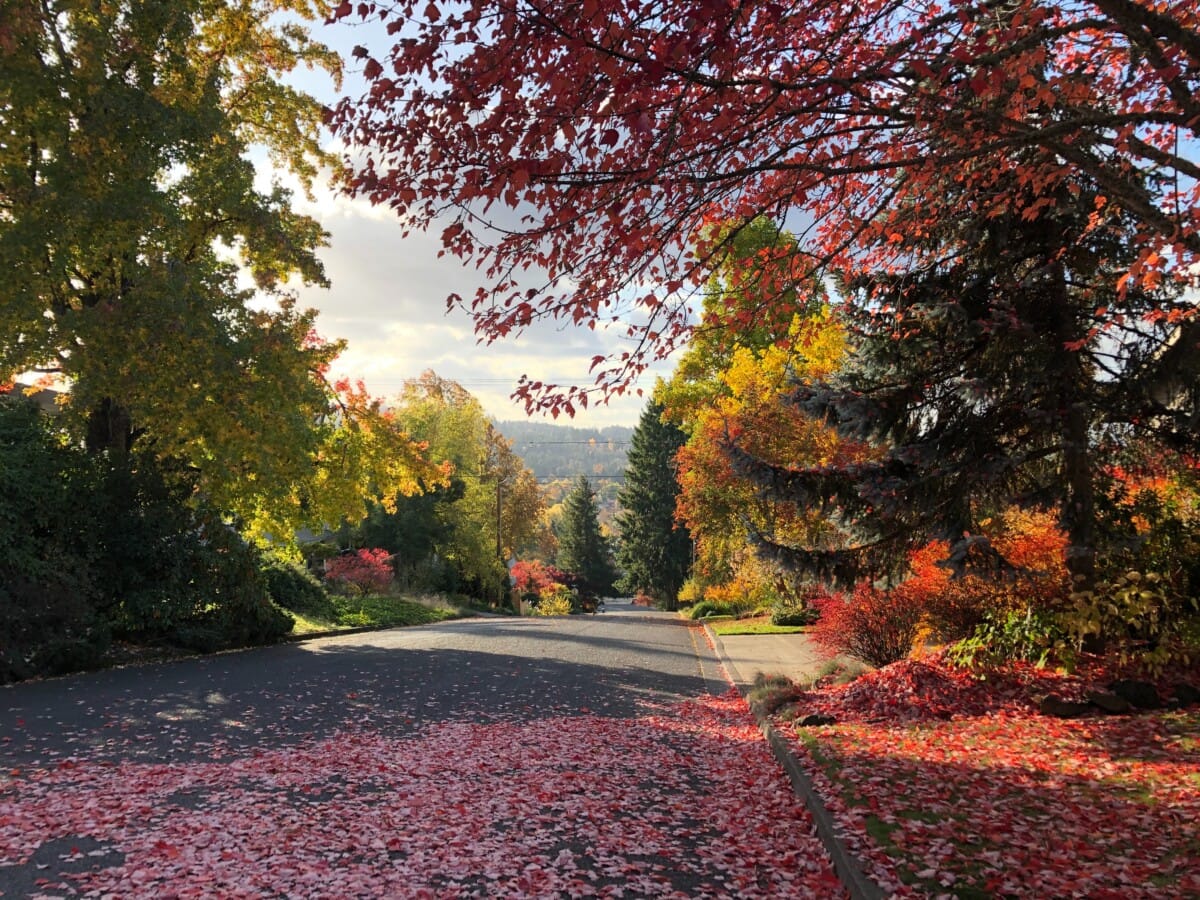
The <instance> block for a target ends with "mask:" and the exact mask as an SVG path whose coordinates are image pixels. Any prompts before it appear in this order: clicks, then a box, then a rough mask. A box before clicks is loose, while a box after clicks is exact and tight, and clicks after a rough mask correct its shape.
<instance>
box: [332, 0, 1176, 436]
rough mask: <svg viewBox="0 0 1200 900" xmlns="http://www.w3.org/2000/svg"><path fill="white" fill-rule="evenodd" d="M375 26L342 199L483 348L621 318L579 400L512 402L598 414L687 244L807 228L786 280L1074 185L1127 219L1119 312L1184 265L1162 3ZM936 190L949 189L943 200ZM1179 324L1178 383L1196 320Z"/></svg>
mask: <svg viewBox="0 0 1200 900" xmlns="http://www.w3.org/2000/svg"><path fill="white" fill-rule="evenodd" d="M360 10H361V11H362V14H363V15H367V14H370V15H372V16H374V15H375V14H376V10H375V8H374V7H360ZM351 14H352V7H351V6H350V5H347V4H342V6H341V7H340V8H339V10H338V12H337V13H336V15H338V16H339V17H340V16H343V15H345V16H349V15H351ZM379 15H380V16H381V17H382V18H384V19H386V20H387V21H388V30H389V32H390V33H394V34H397V35H398V37H397V40H396V42H395V43H394V44H393V45H392V46H391V47H390V48H380V47H374V48H372V47H362V48H359V50H358V51H357V55H358V56H359V57H361V58H362V59H363V60H365V68H364V74H365V76H366V77H367V79H368V80H369V82H370V86H369V89H368V90H367V91H366V93H364V94H363V96H361V97H359V98H346V99H345V100H343V101H342V102H341V103H340V104H339V105H338V106H337V107H336V109H334V110H333V111H332V113H331V116H330V125H331V127H332V128H333V130H334V132H335V133H336V134H337V135H338V136H339V137H341V138H342V139H344V140H345V141H347V143H348V144H349V145H350V147H351V149H352V151H355V152H358V160H359V161H358V162H357V163H356V164H355V171H354V173H353V176H352V177H351V179H350V181H349V185H348V186H349V188H350V190H352V191H353V192H355V193H357V194H360V195H362V196H366V197H369V198H371V199H372V200H373V201H374V202H377V203H380V204H387V205H388V206H390V207H392V208H394V209H395V210H396V212H397V213H398V214H399V215H400V216H401V217H402V219H403V220H404V221H405V223H406V227H422V228H439V229H441V235H442V241H443V244H444V247H445V250H446V251H447V252H449V253H452V254H454V255H457V256H459V257H461V258H462V259H464V260H465V261H470V262H471V263H473V264H474V265H476V266H477V267H479V268H480V269H481V270H482V271H483V272H484V273H486V278H487V283H485V284H484V285H482V286H481V287H480V288H479V290H478V291H477V292H476V294H475V295H474V296H473V297H468V298H461V297H457V296H452V297H451V298H450V302H451V303H452V304H461V305H462V306H464V307H467V308H468V309H470V310H471V311H472V312H473V314H474V315H475V318H476V325H477V329H478V331H479V332H480V334H481V336H482V337H484V338H485V339H488V340H491V339H496V338H499V337H503V336H504V335H507V334H511V333H514V332H519V331H520V330H521V329H522V328H524V327H525V326H527V325H529V324H530V323H531V322H532V321H533V320H534V319H535V318H549V317H552V318H562V319H566V320H569V321H572V322H575V323H581V324H588V325H593V326H594V325H596V324H600V323H607V322H610V321H611V320H613V319H618V320H624V321H625V323H626V325H627V327H628V329H629V333H630V336H631V337H632V338H634V344H633V347H632V349H630V350H626V351H623V352H622V353H620V354H618V355H617V356H616V357H615V358H612V359H607V360H606V359H604V358H597V359H596V360H594V362H593V366H594V368H598V370H599V371H598V375H597V381H596V384H595V385H593V386H591V387H579V386H575V387H573V388H569V389H564V388H563V387H562V386H558V385H546V384H542V383H541V382H538V381H536V380H531V381H526V382H523V383H522V384H521V386H520V387H519V389H518V393H519V394H520V395H522V396H523V397H525V398H526V402H527V403H528V404H530V405H531V406H542V407H546V408H550V409H553V410H556V411H557V410H565V411H566V412H568V413H570V412H572V411H573V410H574V408H575V406H576V405H577V404H581V403H586V402H588V398H589V396H592V395H594V394H596V393H600V394H601V395H608V394H611V393H621V392H623V391H624V390H625V389H626V388H627V385H628V384H629V382H630V380H631V378H633V377H634V376H635V375H636V374H637V373H638V372H639V371H641V370H642V369H643V368H644V366H645V365H646V364H647V362H648V361H649V360H650V359H651V358H653V357H654V356H663V355H665V354H666V353H668V352H670V350H671V349H672V348H673V347H675V346H678V345H679V344H680V343H681V342H682V341H684V340H686V337H687V335H688V333H689V332H690V330H691V320H690V318H689V316H690V309H689V302H688V301H689V294H690V293H691V292H693V291H695V290H698V289H700V288H701V286H702V285H703V284H704V283H705V281H706V279H707V276H708V274H709V273H710V271H711V269H712V265H713V263H714V262H715V261H717V260H719V259H720V255H721V252H722V250H723V243H722V241H721V240H720V239H719V238H717V239H710V240H703V239H702V240H700V241H699V242H697V240H696V239H697V237H698V236H704V235H705V234H706V229H707V228H708V226H709V224H710V223H711V222H713V221H718V222H721V221H751V220H753V219H754V218H755V217H756V216H760V215H764V216H767V217H769V218H773V219H776V220H790V221H799V222H812V223H817V224H814V225H812V226H811V227H809V228H808V229H807V231H808V236H807V238H806V241H805V244H806V246H804V247H802V248H801V255H800V256H799V257H798V261H799V262H800V263H802V264H803V265H804V266H805V267H807V268H809V269H811V270H814V271H817V270H820V269H821V268H822V267H825V266H829V267H832V268H833V269H843V270H855V269H860V268H861V269H863V270H866V271H870V270H875V271H882V270H886V269H887V268H888V267H889V266H890V265H891V263H892V262H894V261H896V260H897V259H902V257H903V254H904V250H903V246H902V245H903V244H904V243H905V242H906V241H911V240H915V239H918V238H919V237H920V236H921V235H922V234H923V233H925V232H926V231H927V230H928V229H930V228H932V227H936V225H937V223H939V222H947V221H958V220H962V219H965V218H969V217H972V216H974V215H976V214H978V213H980V212H983V213H984V214H987V213H988V212H995V213H998V214H999V213H1003V212H1006V211H1010V212H1016V213H1017V214H1020V215H1024V216H1027V217H1029V218H1032V219H1036V218H1038V217H1040V216H1041V215H1042V214H1043V213H1044V212H1046V211H1048V209H1049V204H1050V203H1051V202H1052V201H1053V198H1055V197H1057V196H1058V195H1059V194H1060V193H1061V192H1062V191H1064V190H1069V189H1070V185H1072V184H1076V183H1080V182H1083V183H1087V184H1089V185H1092V186H1094V188H1095V191H1094V198H1095V200H1096V202H1097V203H1100V202H1101V201H1103V204H1104V209H1105V210H1119V214H1120V215H1121V216H1123V217H1125V218H1126V219H1127V220H1128V222H1129V225H1130V227H1129V231H1128V240H1129V242H1130V245H1131V247H1132V249H1133V253H1132V255H1131V258H1130V260H1129V262H1128V263H1127V264H1126V265H1125V276H1127V277H1125V279H1124V280H1123V281H1122V283H1121V288H1122V291H1121V293H1122V294H1123V292H1124V289H1125V288H1130V287H1133V286H1135V285H1139V284H1140V285H1142V286H1143V287H1146V288H1152V287H1154V286H1155V285H1156V284H1158V283H1160V282H1161V281H1162V280H1163V279H1164V278H1168V277H1170V276H1171V275H1172V274H1173V273H1174V274H1179V273H1186V272H1187V271H1188V268H1189V266H1191V265H1192V264H1194V263H1195V262H1196V261H1197V259H1198V258H1200V230H1198V226H1200V202H1198V201H1200V167H1198V166H1197V165H1196V162H1195V159H1194V148H1195V146H1196V141H1197V138H1198V137H1200V134H1198V132H1200V90H1198V88H1200V12H1198V11H1197V9H1196V6H1195V4H1194V3H1192V2H1189V0H1166V2H1162V3H1158V4H1154V5H1150V4H1145V3H1137V2H1132V0H1011V2H1008V3H1005V4H1002V5H1001V6H997V4H995V3H992V2H990V0H962V2H955V3H943V2H938V3H932V4H927V5H925V6H923V7H922V8H921V10H919V11H915V12H914V10H913V8H912V7H911V5H910V4H906V3H901V2H897V0H865V2H861V3H853V4H832V5H831V4H816V5H814V4H809V5H788V4H778V3H768V4H749V5H747V4H736V3H725V4H722V3H711V2H707V0H705V2H701V0H668V2H665V3H662V4H659V5H658V6H656V7H655V8H654V9H653V11H648V10H647V8H646V7H645V5H644V4H642V3H640V2H635V0H597V2H592V3H585V4H582V5H580V4H565V5H559V6H549V5H546V4H536V3H529V2H524V0H516V2H512V3H505V4H501V5H499V6H497V5H496V4H493V3H486V2H483V0H468V2H465V3H462V4H458V5H456V6H454V7H452V8H443V7H442V6H439V5H438V4H436V3H434V4H426V3H424V2H421V3H417V2H416V0H407V2H402V3H400V4H398V5H397V6H395V7H392V8H389V9H387V10H383V11H380V12H379ZM947 171H955V172H959V173H960V174H962V175H963V179H964V184H963V188H964V189H963V190H960V191H956V192H955V193H953V194H952V195H949V196H943V195H942V194H940V193H939V192H938V191H937V190H936V189H934V188H933V186H935V185H936V184H938V182H939V181H940V179H941V178H942V177H943V176H944V174H945V173H946V172H947ZM1018 185H1019V186H1021V188H1022V192H1023V193H1021V194H1014V193H1013V189H1014V186H1018ZM1018 203H1019V204H1021V207H1020V208H1019V209H1018V208H1016V206H1015V205H1016V204H1018ZM897 243H899V244H900V245H901V246H897ZM531 267H532V268H531ZM521 273H524V274H521ZM1168 311H1169V310H1167V309H1164V308H1158V309H1155V310H1151V312H1152V313H1153V314H1154V315H1156V316H1161V315H1163V314H1165V313H1167V312H1168ZM1121 314H1122V313H1121V312H1120V310H1119V309H1118V308H1116V307H1109V308H1107V310H1106V312H1104V313H1101V314H1099V315H1097V316H1096V327H1099V328H1101V329H1103V328H1106V327H1109V326H1110V325H1112V324H1114V323H1116V321H1117V318H1118V316H1120V315H1121ZM1180 325H1181V336H1180V339H1179V340H1178V341H1176V342H1175V346H1176V347H1179V348H1180V351H1179V352H1180V355H1181V356H1185V357H1186V358H1187V359H1188V367H1189V371H1195V366H1196V359H1197V356H1198V355H1200V354H1198V352H1197V349H1196V348H1197V345H1198V344H1200V323H1198V322H1197V320H1196V317H1195V316H1191V315H1189V316H1188V317H1187V318H1186V319H1185V320H1184V321H1183V322H1181V323H1180ZM1164 374H1165V369H1160V370H1159V372H1158V375H1159V376H1160V377H1161V376H1163V375H1164Z"/></svg>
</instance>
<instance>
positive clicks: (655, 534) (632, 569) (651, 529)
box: [617, 401, 692, 609]
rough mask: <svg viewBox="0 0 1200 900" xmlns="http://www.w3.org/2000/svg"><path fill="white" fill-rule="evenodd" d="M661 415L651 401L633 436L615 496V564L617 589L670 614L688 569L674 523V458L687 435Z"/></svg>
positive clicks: (687, 543)
mask: <svg viewBox="0 0 1200 900" xmlns="http://www.w3.org/2000/svg"><path fill="white" fill-rule="evenodd" d="M662 414H663V407H662V406H661V405H660V404H658V403H657V402H654V401H651V402H650V403H649V404H648V405H647V406H646V409H645V411H644V412H643V413H642V417H641V420H640V421H639V422H638V426H637V429H636V430H635V431H634V432H633V442H632V445H631V447H630V449H629V467H628V468H627V469H626V470H625V484H624V485H623V486H622V487H621V490H620V493H619V494H618V495H617V500H618V501H619V502H620V504H621V513H620V514H619V515H618V516H617V525H618V526H619V527H620V530H621V545H620V547H619V549H618V551H617V563H618V564H619V565H620V567H621V569H622V571H623V572H624V575H623V576H622V578H621V580H620V582H619V583H618V587H620V588H621V589H622V590H625V591H630V592H635V591H644V592H646V593H647V594H649V595H650V596H651V597H653V598H654V599H655V600H658V601H660V602H662V603H664V604H665V605H666V606H667V607H668V608H672V609H673V608H674V606H675V601H676V597H677V595H678V594H679V589H680V588H681V587H682V586H683V582H684V581H685V580H686V579H687V575H688V571H689V569H690V568H691V554H692V545H691V544H692V542H691V535H689V534H688V531H687V529H686V528H684V527H683V526H682V525H677V524H676V522H675V500H676V498H677V497H678V496H679V482H678V481H677V480H676V478H675V454H676V452H677V451H678V450H679V448H680V447H682V446H683V444H684V442H685V441H686V440H687V435H685V434H684V433H683V431H681V430H680V429H679V428H678V427H676V426H675V425H672V424H670V423H668V422H664V421H663V418H662Z"/></svg>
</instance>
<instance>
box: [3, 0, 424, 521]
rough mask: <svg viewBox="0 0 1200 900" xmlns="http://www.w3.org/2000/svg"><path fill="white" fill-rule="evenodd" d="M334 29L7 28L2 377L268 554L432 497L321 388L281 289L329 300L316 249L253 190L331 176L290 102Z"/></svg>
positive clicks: (60, 15) (126, 9)
mask: <svg viewBox="0 0 1200 900" xmlns="http://www.w3.org/2000/svg"><path fill="white" fill-rule="evenodd" d="M328 9H329V7H328V5H327V4H326V3H325V2H324V0H317V2H310V0H261V2H254V3H226V2H210V0H180V2H178V3H175V2H172V3H136V2H131V0H96V2H91V0H89V2H82V0H49V2H44V3H33V2H25V0H18V2H13V3H6V4H5V5H4V7H3V10H0V46H2V47H3V52H2V53H0V130H2V131H3V133H4V135H5V138H4V140H3V141H2V142H0V267H2V268H3V270H4V272H5V273H6V275H5V279H4V283H3V286H2V287H0V298H2V302H0V372H5V371H6V372H21V371H24V370H32V369H36V370H40V371H42V372H44V373H46V374H48V375H53V376H54V377H56V378H58V379H60V380H62V381H63V382H64V383H66V384H68V385H69V387H70V393H69V395H68V396H67V403H66V406H65V409H64V411H65V413H66V415H67V421H69V422H71V423H73V425H74V427H75V430H76V434H77V435H78V436H79V437H80V438H82V439H84V440H86V443H87V445H88V446H89V447H90V448H91V449H92V450H93V451H95V452H98V453H107V454H109V455H115V456H121V455H123V454H126V453H128V452H129V451H130V450H131V449H132V448H133V447H134V445H135V443H137V444H140V445H141V446H143V447H146V448H150V449H152V451H153V453H154V454H155V455H157V456H158V457H159V458H160V459H173V460H177V461H179V462H181V463H182V464H183V465H184V466H185V467H189V468H192V469H194V470H196V471H198V472H199V475H200V478H199V482H198V484H197V488H198V492H199V495H200V496H203V497H205V498H206V499H207V500H208V501H209V502H211V503H213V504H214V505H216V506H217V507H218V508H220V509H222V510H225V511H227V512H232V513H234V514H236V515H237V516H239V517H240V518H241V519H242V520H243V521H244V522H246V523H247V524H248V525H249V526H250V527H251V529H252V530H254V531H257V532H258V533H260V534H261V533H270V534H271V535H272V536H274V537H275V538H277V539H278V538H287V537H289V536H290V534H291V532H292V530H293V529H294V528H295V527H296V526H297V525H299V524H313V525H318V526H319V525H321V524H324V523H336V522H337V521H338V520H339V519H340V518H341V517H342V516H343V515H351V516H353V515H354V514H355V513H356V512H357V514H359V515H361V513H362V510H363V500H364V496H369V495H370V494H371V492H372V490H375V489H378V490H380V491H382V492H384V493H385V494H387V495H389V496H390V495H391V494H393V493H395V492H396V491H397V490H402V491H413V490H416V489H417V488H418V486H419V481H420V480H421V479H422V478H428V479H436V477H437V473H436V472H434V471H433V470H432V469H431V468H430V467H428V466H426V465H424V464H423V462H422V460H421V458H420V454H419V448H417V447H415V446H413V445H411V443H410V442H408V441H407V439H406V438H405V437H404V436H403V435H402V434H400V433H399V432H398V431H397V430H396V429H394V427H393V426H392V423H391V422H390V421H389V420H388V418H387V416H386V415H385V414H384V412H383V410H382V409H381V407H380V406H379V405H378V404H376V403H374V402H372V401H371V400H370V398H369V397H366V396H365V392H363V391H362V390H361V389H360V388H356V387H355V386H353V385H350V384H348V383H347V384H344V385H340V386H339V385H330V384H328V383H327V381H326V379H325V373H326V372H327V371H328V368H329V364H330V362H331V361H332V360H333V359H334V358H335V357H336V356H337V354H338V352H339V351H340V350H341V344H339V343H337V342H328V341H324V340H322V339H320V338H319V337H318V336H317V335H316V333H315V331H314V330H313V318H314V313H312V312H301V311H298V310H297V309H296V308H295V306H294V301H293V299H292V298H291V297H290V295H288V293H287V290H286V286H287V283H288V280H289V279H292V278H294V279H297V280H298V281H301V282H304V283H308V284H324V283H325V277H324V273H323V271H322V268H321V265H320V263H319V261H318V259H317V257H316V250H317V249H318V248H319V247H321V246H322V245H323V244H324V243H325V240H326V235H325V234H324V232H323V231H322V230H321V228H320V227H319V225H318V224H317V222H315V221H314V220H313V219H311V218H309V217H307V216H301V215H298V214H296V213H295V212H294V211H293V210H292V209H291V194H290V192H289V191H288V190H286V189H285V188H283V187H282V186H280V185H279V184H278V183H275V184H273V185H272V186H270V187H267V188H260V187H258V186H257V185H256V181H255V178H256V170H255V166H254V165H253V163H252V162H251V156H252V154H258V155H263V154H264V153H265V155H266V156H267V157H269V159H270V160H271V162H272V163H273V164H274V165H276V166H278V167H279V168H280V169H281V170H283V171H284V172H286V173H288V174H290V176H292V177H295V178H296V179H298V180H299V182H300V183H301V185H302V186H303V187H304V188H305V189H307V188H308V187H309V186H310V185H311V181H312V179H313V177H314V176H315V174H316V172H317V170H318V167H320V166H323V165H326V164H328V163H331V162H332V159H331V157H330V155H329V154H328V153H326V152H324V151H323V150H322V149H321V146H320V143H319V128H320V122H321V116H322V110H321V107H320V105H319V104H318V103H317V102H316V101H315V100H314V99H313V98H312V97H310V96H308V95H307V94H304V93H302V92H300V91H297V90H296V89H294V88H292V87H290V86H288V85H287V84H286V83H285V81H284V76H286V75H287V74H288V73H289V72H291V71H292V70H293V69H295V68H296V67H298V66H305V67H309V68H313V67H316V68H320V69H323V70H325V71H326V72H328V73H330V74H331V75H332V76H334V77H335V78H337V77H338V75H339V73H340V61H339V60H338V58H337V56H336V54H334V53H333V52H332V51H330V50H329V49H328V48H326V47H325V46H323V45H322V44H320V43H319V42H317V41H314V40H313V39H312V38H311V37H310V36H309V34H308V32H307V30H306V29H305V27H304V23H305V22H308V21H311V20H312V18H313V17H314V16H317V15H324V14H326V13H327V12H328ZM285 19H286V21H285ZM239 267H244V270H245V271H246V272H247V273H248V274H249V275H250V276H251V277H252V278H253V283H254V290H249V289H246V288H245V287H244V286H243V284H242V283H241V280H240V278H241V276H240V275H239ZM252 300H255V301H258V302H256V303H254V304H253V305H252V304H251V301H252ZM0 377H3V376H2V375H0Z"/></svg>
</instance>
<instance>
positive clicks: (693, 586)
mask: <svg viewBox="0 0 1200 900" xmlns="http://www.w3.org/2000/svg"><path fill="white" fill-rule="evenodd" d="M703 599H704V582H702V581H701V580H700V579H698V578H696V577H695V576H693V577H691V578H689V579H688V580H687V581H685V582H684V583H683V587H681V588H680V589H679V605H680V606H693V605H695V604H697V603H699V602H700V601H701V600H703Z"/></svg>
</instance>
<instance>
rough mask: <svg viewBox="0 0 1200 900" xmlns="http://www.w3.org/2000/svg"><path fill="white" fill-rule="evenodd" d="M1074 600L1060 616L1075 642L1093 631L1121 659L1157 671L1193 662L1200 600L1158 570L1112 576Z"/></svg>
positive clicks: (1080, 640) (1085, 638)
mask: <svg viewBox="0 0 1200 900" xmlns="http://www.w3.org/2000/svg"><path fill="white" fill-rule="evenodd" d="M1071 601H1072V603H1071V606H1070V608H1069V609H1067V610H1066V611H1064V612H1063V613H1062V614H1060V615H1059V616H1058V619H1057V622H1058V624H1060V625H1061V626H1062V628H1063V629H1064V630H1065V632H1066V634H1067V636H1068V637H1069V639H1070V641H1071V643H1072V644H1073V645H1074V646H1075V647H1076V648H1078V647H1081V646H1082V645H1083V643H1084V642H1085V641H1086V640H1087V639H1089V638H1091V637H1095V638H1098V639H1100V640H1101V641H1102V642H1103V644H1104V645H1105V648H1106V649H1108V650H1110V651H1112V652H1115V653H1117V654H1118V655H1119V656H1120V657H1121V658H1122V659H1123V660H1126V661H1133V662H1135V663H1138V664H1139V665H1141V666H1142V667H1144V668H1146V669H1148V670H1150V671H1152V672H1155V673H1157V672H1161V671H1162V670H1163V669H1164V668H1166V667H1167V666H1168V665H1171V664H1175V663H1181V664H1187V663H1190V662H1191V661H1192V660H1193V659H1194V658H1195V657H1196V655H1197V654H1196V648H1195V647H1194V646H1193V645H1192V642H1191V641H1190V640H1188V639H1187V635H1188V633H1189V631H1190V629H1191V628H1192V627H1193V626H1194V624H1195V620H1196V618H1197V613H1198V604H1197V600H1196V598H1195V597H1187V596H1184V595H1182V594H1181V593H1179V592H1178V591H1177V590H1175V589H1174V588H1173V586H1172V585H1171V584H1170V583H1169V582H1168V581H1167V579H1165V578H1163V577H1162V576H1160V575H1158V574H1157V573H1154V572H1150V573H1145V574H1143V573H1141V572H1138V571H1129V572H1125V573H1124V574H1121V575H1117V576H1113V577H1109V578H1107V579H1105V580H1102V581H1101V582H1100V583H1098V584H1097V585H1096V587H1095V589H1094V590H1091V591H1079V592H1076V593H1074V594H1072V595H1071Z"/></svg>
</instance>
